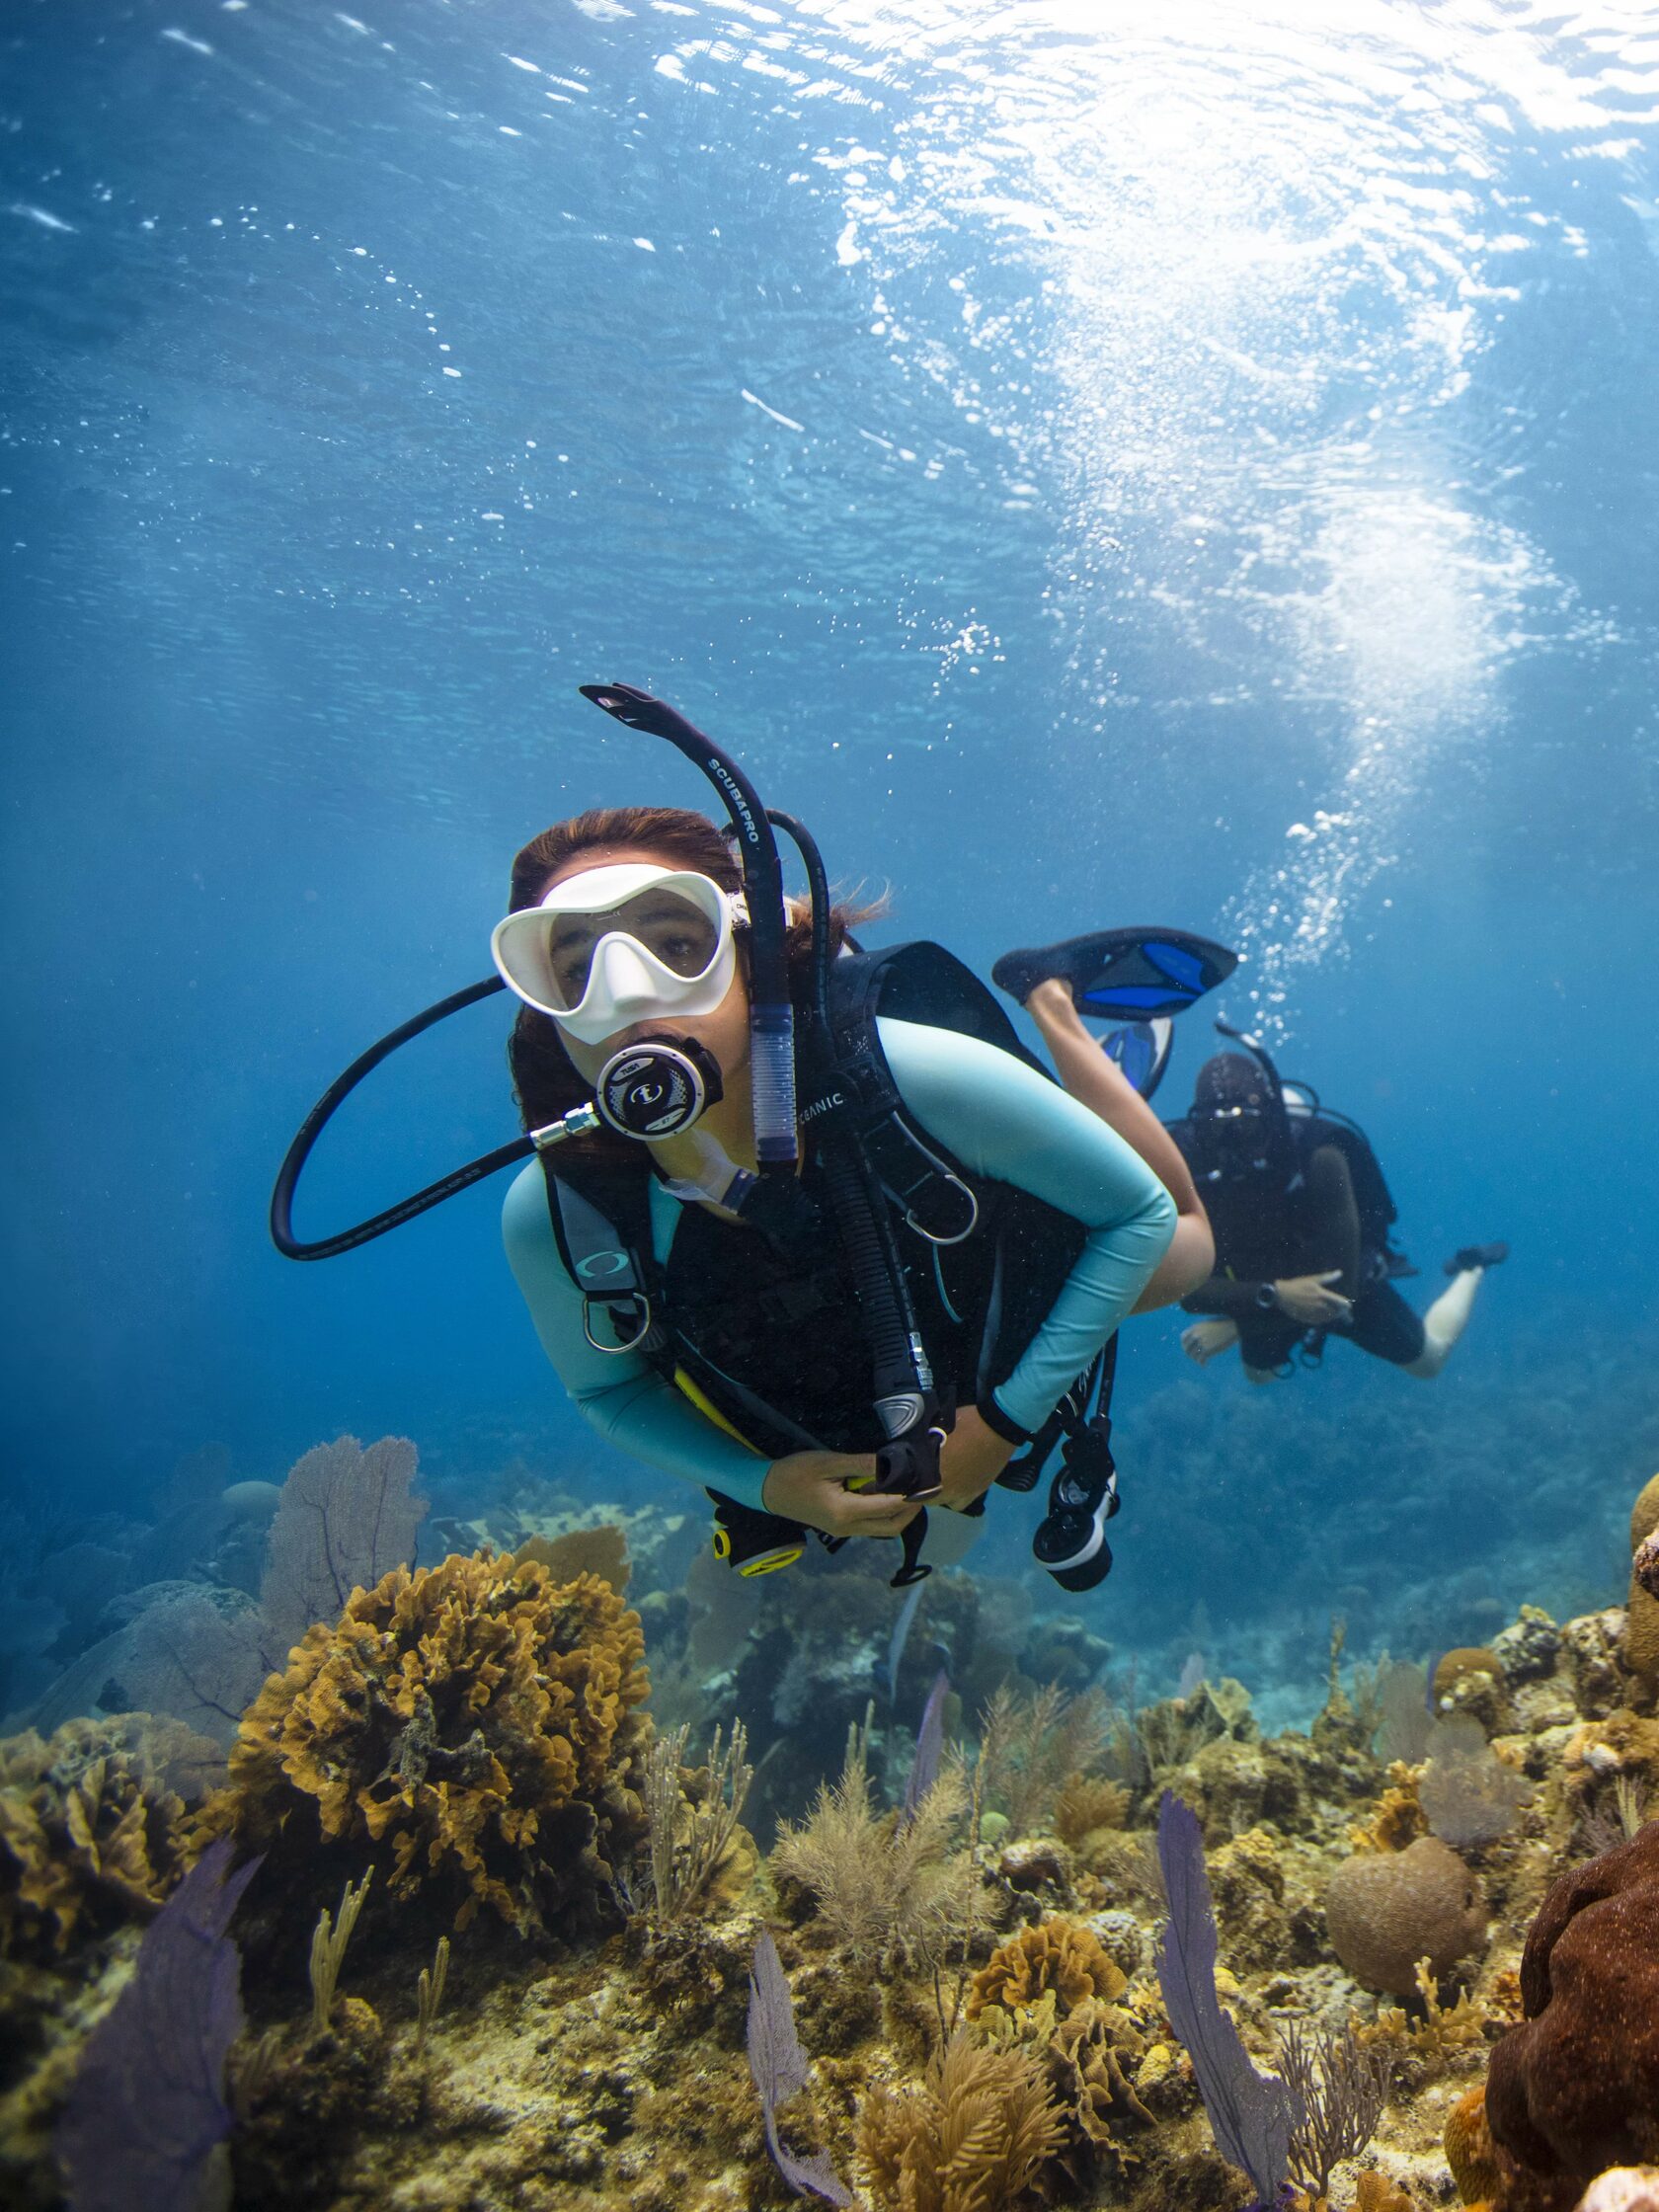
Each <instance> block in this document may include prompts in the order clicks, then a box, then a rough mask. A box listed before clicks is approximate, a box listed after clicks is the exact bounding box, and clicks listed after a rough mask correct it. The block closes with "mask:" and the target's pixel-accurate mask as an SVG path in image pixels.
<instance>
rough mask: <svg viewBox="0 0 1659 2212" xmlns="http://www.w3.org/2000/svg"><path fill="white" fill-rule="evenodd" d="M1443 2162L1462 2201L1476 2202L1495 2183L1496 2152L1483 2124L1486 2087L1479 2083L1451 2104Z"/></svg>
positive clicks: (1491, 2192)
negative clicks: (1450, 2170)
mask: <svg viewBox="0 0 1659 2212" xmlns="http://www.w3.org/2000/svg"><path fill="white" fill-rule="evenodd" d="M1445 2150H1446V2163H1447V2165H1448V2166H1449V2167H1450V2168H1451V2169H1452V2178H1453V2180H1454V2181H1456V2182H1457V2184H1458V2194H1459V2195H1460V2196H1461V2197H1462V2200H1463V2202H1464V2203H1465V2204H1479V2203H1480V2202H1481V2201H1482V2200H1483V2199H1485V2198H1488V2197H1490V2196H1491V2195H1492V2194H1493V2192H1494V2190H1495V2189H1496V2188H1497V2185H1498V2161H1497V2154H1496V2152H1495V2151H1494V2150H1493V2148H1492V2131H1491V2129H1490V2128H1489V2127H1488V2126H1487V2124H1486V2090H1485V2085H1484V2084H1480V2085H1478V2086H1477V2087H1476V2088H1474V2089H1472V2090H1465V2091H1464V2092H1463V2094H1462V2096H1461V2097H1459V2099H1458V2101H1457V2103H1456V2104H1454V2105H1453V2107H1452V2110H1451V2112H1450V2114H1449V2115H1448V2118H1447V2122H1446V2135H1445Z"/></svg>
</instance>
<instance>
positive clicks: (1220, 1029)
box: [1216, 1014, 1285, 1113]
mask: <svg viewBox="0 0 1659 2212" xmlns="http://www.w3.org/2000/svg"><path fill="white" fill-rule="evenodd" d="M1216 1034H1217V1036H1218V1037H1230V1038H1231V1040H1232V1042H1233V1043H1234V1044H1235V1045H1242V1046H1243V1048H1244V1050H1245V1051H1246V1052H1247V1053H1248V1054H1249V1056H1250V1058H1251V1059H1252V1060H1253V1061H1254V1062H1255V1064H1256V1066H1257V1067H1259V1068H1260V1069H1261V1071H1262V1073H1263V1074H1264V1075H1265V1076H1266V1077H1267V1080H1268V1083H1269V1085H1270V1086H1271V1088H1272V1091H1273V1096H1274V1098H1275V1099H1276V1100H1277V1102H1278V1106H1279V1111H1280V1112H1281V1113H1283V1112H1284V1111H1285V1085H1284V1082H1283V1081H1282V1080H1281V1078H1280V1074H1279V1070H1278V1068H1277V1067H1274V1065H1273V1062H1272V1059H1271V1058H1270V1057H1269V1054H1268V1050H1267V1047H1266V1046H1265V1045H1264V1044H1263V1043H1262V1041H1261V1039H1260V1038H1259V1037H1250V1036H1247V1035H1246V1034H1245V1032H1244V1031H1243V1030H1242V1029H1234V1028H1233V1026H1232V1024H1231V1022H1229V1021H1223V1019H1222V1017H1221V1015H1220V1014H1218V1015H1217V1016H1216Z"/></svg>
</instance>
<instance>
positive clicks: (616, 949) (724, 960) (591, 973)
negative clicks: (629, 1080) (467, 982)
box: [490, 861, 749, 1045]
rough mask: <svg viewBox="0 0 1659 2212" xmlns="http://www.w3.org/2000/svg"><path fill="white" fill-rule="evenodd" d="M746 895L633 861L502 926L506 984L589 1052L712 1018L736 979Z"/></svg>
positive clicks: (497, 943) (576, 879) (497, 933)
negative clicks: (643, 1026)
mask: <svg viewBox="0 0 1659 2212" xmlns="http://www.w3.org/2000/svg"><path fill="white" fill-rule="evenodd" d="M748 918H749V915H748V909H746V907H745V905H744V902H743V898H742V896H741V895H740V894H734V893H732V892H727V891H722V890H721V888H720V886H719V885H718V884H717V883H715V882H714V881H713V880H712V878H710V877H708V876H703V875H698V874H696V873H695V872H694V871H692V870H690V869H686V868H657V867H652V866H651V865H650V864H649V863H646V862H643V861H625V862H622V863H620V864H619V865H616V866H612V867H608V868H586V869H584V870H582V871H581V873H580V874H578V875H574V876H567V877H566V878H565V880H564V882H563V883H559V884H555V885H554V887H553V889H552V890H551V891H550V892H549V893H548V894H547V896H546V898H545V899H544V900H543V901H542V902H541V904H540V906H539V907H522V908H520V909H518V910H517V911H516V912H515V913H511V914H509V915H508V916H507V917H506V919H505V920H503V921H498V922H497V924H496V926H495V930H494V932H493V934H492V936H491V938H490V954H491V957H492V959H493V960H494V961H495V964H496V968H497V971H498V972H499V974H500V976H501V979H502V981H503V983H505V984H506V985H507V987H508V988H509V989H510V990H512V991H514V993H515V994H516V995H517V996H518V997H519V998H521V999H522V1000H523V1001H524V1003H525V1005H526V1006H533V1007H534V1008H535V1010H536V1011H537V1013H542V1014H547V1015H550V1016H551V1017H552V1019H553V1020H554V1021H556V1022H557V1023H558V1024H559V1026H560V1028H561V1029H563V1030H565V1031H566V1032H567V1033H568V1034H569V1035H570V1036H572V1037H575V1038H577V1039H579V1040H580V1042H581V1043H583V1044H585V1045H596V1044H599V1043H601V1042H602V1041H603V1039H605V1038H606V1037H614V1036H615V1035H616V1033H617V1031H618V1030H622V1029H631V1028H632V1027H633V1026H634V1025H635V1024H636V1023H638V1022H642V1021H673V1020H692V1019H695V1018H696V1017H698V1016H699V1015H703V1014H712V1013H714V1012H715V1011H716V1010H717V1009H718V1008H719V1007H720V1006H721V1005H722V1003H723V1002H724V1000H725V997H726V993H727V992H728V991H729V990H730V989H731V988H732V983H733V980H734V978H735V977H736V975H737V972H738V955H737V947H736V944H735V942H734V939H733V931H734V929H735V927H736V924H737V923H738V922H740V921H747V920H748Z"/></svg>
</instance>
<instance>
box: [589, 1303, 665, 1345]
mask: <svg viewBox="0 0 1659 2212" xmlns="http://www.w3.org/2000/svg"><path fill="white" fill-rule="evenodd" d="M638 1296H639V1304H640V1305H641V1306H642V1307H643V1308H644V1311H645V1319H644V1320H643V1321H642V1322H641V1323H640V1328H639V1334H638V1335H637V1336H631V1337H629V1339H628V1341H627V1343H626V1344H601V1343H600V1342H599V1340H598V1338H597V1337H596V1336H595V1335H594V1334H593V1325H592V1323H591V1322H590V1320H589V1318H588V1316H589V1314H590V1313H591V1311H592V1310H593V1300H592V1299H591V1298H585V1299H584V1300H583V1302H582V1333H583V1335H584V1336H585V1337H586V1338H587V1339H588V1341H589V1343H590V1344H591V1345H592V1346H593V1349H594V1351H595V1352H607V1353H622V1352H634V1351H637V1350H638V1349H639V1347H640V1346H641V1345H642V1344H643V1343H644V1342H645V1340H646V1338H647V1337H648V1336H649V1335H650V1334H651V1301H650V1299H648V1298H647V1297H645V1296H644V1294H643V1293H640V1294H638ZM608 1303H609V1302H607V1304H608Z"/></svg>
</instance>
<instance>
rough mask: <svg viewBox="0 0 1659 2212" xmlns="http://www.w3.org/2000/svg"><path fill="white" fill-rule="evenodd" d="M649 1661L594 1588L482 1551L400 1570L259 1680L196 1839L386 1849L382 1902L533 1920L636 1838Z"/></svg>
mask: <svg viewBox="0 0 1659 2212" xmlns="http://www.w3.org/2000/svg"><path fill="white" fill-rule="evenodd" d="M644 1648H645V1647H644V1640H643V1638H642V1636H641V1633H640V1623H639V1616H638V1615H637V1614H634V1613H630V1612H629V1611H628V1610H627V1609H626V1608H625V1607H624V1606H623V1604H622V1601H621V1599H620V1598H619V1597H618V1596H617V1595H616V1592H615V1591H614V1590H612V1589H611V1587H610V1586H609V1584H608V1583H607V1582H604V1581H601V1580H600V1579H599V1578H598V1577H597V1576H595V1575H586V1574H585V1575H578V1576H577V1577H576V1579H575V1580H574V1581H571V1582H565V1583H561V1582H557V1581H555V1580H554V1579H553V1577H552V1576H551V1575H550V1574H549V1572H548V1569H547V1568H546V1567H545V1566H543V1565H541V1564H540V1563H539V1562H536V1561H528V1562H524V1563H520V1562H518V1561H516V1560H514V1559H496V1558H492V1557H491V1556H490V1555H489V1554H488V1553H487V1552H482V1553H479V1554H477V1555H476V1556H474V1557H472V1558H463V1557H458V1556H457V1557H452V1558H448V1559H445V1560H444V1561H443V1563H442V1564H441V1565H440V1566H436V1567H430V1568H427V1569H425V1570H424V1571H423V1572H421V1573H419V1574H415V1575H411V1574H410V1573H409V1571H408V1569H407V1568H404V1567H398V1568H395V1569H394V1570H393V1571H392V1573H390V1574H388V1575H386V1576H385V1577H384V1578H383V1580H381V1581H380V1582H379V1583H377V1584H376V1585H375V1587H374V1588H373V1589H372V1590H358V1591H356V1592H355V1593H354V1595H353V1597H352V1599H351V1601H350V1603H349V1604H348V1605H347V1608H346V1611H345V1613H344V1614H343V1615H342V1616H341V1618H340V1620H339V1621H338V1623H336V1624H334V1625H330V1624H329V1623H327V1622H319V1623H318V1624H317V1625H316V1626H315V1627H313V1628H311V1629H310V1630H309V1631H308V1632H307V1634H306V1636H305V1637H304V1640H303V1641H302V1642H301V1643H299V1644H298V1645H296V1646H295V1648H294V1650H293V1651H292V1652H291V1653H290V1655H289V1659H288V1667H287V1672H286V1673H285V1674H281V1675H273V1676H272V1677H271V1679H270V1681H269V1682H267V1684H266V1686H265V1688H264V1690H262V1691H261V1693H260V1695H259V1697H258V1698H257V1699H255V1700H254V1702H253V1704H252V1705H251V1706H250V1707H249V1708H248V1711H247V1713H246V1714H245V1715H244V1717H243V1721H242V1727H241V1731H240V1734H239V1736H238V1738H237V1742H236V1746H235V1748H234V1750H233V1751H232V1753H231V1758H230V1785H229V1787H228V1789H226V1790H224V1791H222V1792H221V1793H220V1794H219V1796H218V1797H217V1798H215V1799H214V1800H213V1801H212V1803H211V1804H210V1806H209V1807H207V1808H204V1810H205V1812H206V1814H207V1820H206V1825H207V1826H208V1827H209V1829H212V1830H217V1831H219V1832H228V1833H232V1834H234V1835H236V1836H237V1837H238V1838H239V1839H240V1840H241V1841H243V1842H245V1843H248V1844H251V1845H253V1846H255V1847H257V1848H259V1849H263V1850H276V1851H278V1852H280V1853H282V1854H284V1855H286V1854H291V1853H293V1852H295V1851H298V1852H301V1853H303V1852H305V1851H306V1850H308V1849H309V1848H310V1847H311V1846H312V1845H313V1844H314V1843H315V1841H316V1839H317V1837H318V1836H319V1835H321V1836H322V1837H324V1838H327V1839H330V1840H333V1841H342V1842H348V1843H359V1844H362V1845H364V1846H367V1847H369V1853H368V1856H373V1855H374V1847H385V1850H384V1854H383V1862H384V1863H385V1866H386V1870H387V1874H388V1877H389V1881H390V1886H391V1889H392V1892H393V1894H394V1895H396V1896H404V1897H407V1896H409V1895H411V1894H412V1893H413V1892H414V1891H415V1890H417V1889H419V1888H421V1887H422V1886H423V1884H427V1883H437V1884H439V1885H442V1886H447V1887H449V1888H451V1889H454V1890H458V1891H460V1892H462V1897H461V1903H460V1911H459V1913H458V1915H457V1920H456V1925H457V1926H458V1927H464V1926H465V1925H466V1923H467V1921H468V1920H470V1919H471V1917H472V1915H473V1914H474V1913H475V1912H476V1911H477V1909H478V1907H479V1905H480V1904H481V1903H483V1904H488V1905H491V1906H493V1907H494V1908H495V1910H496V1911H497V1912H498V1913H500V1914H501V1916H502V1918H503V1919H504V1920H506V1921H509V1922H511V1923H512V1924H513V1926H514V1927H515V1928H518V1929H520V1930H529V1929H533V1928H538V1927H541V1926H544V1925H545V1921H546V1916H547V1914H548V1913H549V1911H550V1910H552V1909H553V1908H555V1907H557V1906H560V1905H563V1904H565V1903H567V1902H568V1901H570V1900H572V1899H573V1898H576V1897H578V1896H580V1895H581V1894H582V1893H584V1892H593V1891H594V1890H596V1889H598V1888H599V1887H600V1886H601V1885H602V1884H604V1883H605V1882H606V1881H607V1880H608V1877H609V1874H610V1871H611V1864H612V1862H613V1861H614V1859H615V1857H616V1856H617V1854H618V1852H619V1851H621V1852H626V1851H627V1850H630V1849H631V1848H632V1847H633V1846H634V1845H635V1844H636V1843H637V1842H638V1841H639V1839H640V1837H641V1836H642V1835H643V1833H644V1828H645V1818H644V1808H643V1805H642V1802H641V1797H640V1786H641V1782H642V1780H643V1773H644V1755H645V1752H646V1749H647V1746H648V1743H649V1737H650V1722H649V1720H648V1719H647V1717H646V1715H645V1714H644V1712H643V1711H641V1710H640V1709H639V1708H640V1707H641V1706H642V1705H643V1703H644V1700H645V1698H646V1694H647V1691H648V1689H649V1687H650V1685H649V1680H648V1677H647V1675H646V1671H645V1667H644V1665H643V1658H644ZM307 1810H309V1811H310V1813H311V1814H312V1815H313V1816H314V1818H313V1820H312V1821H311V1822H309V1823H307V1822H306V1821H305V1820H303V1819H296V1817H295V1816H296V1815H297V1814H301V1813H303V1812H305V1811H307Z"/></svg>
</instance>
